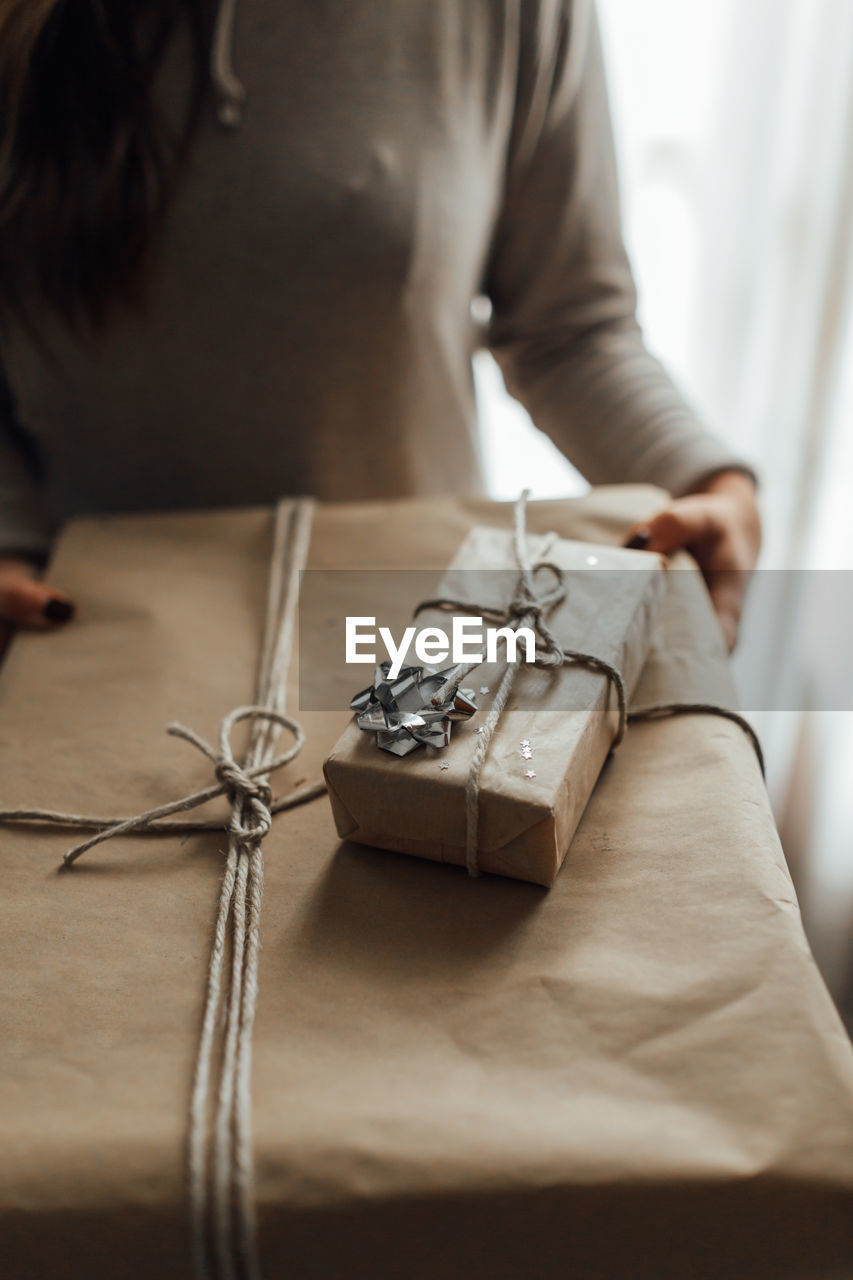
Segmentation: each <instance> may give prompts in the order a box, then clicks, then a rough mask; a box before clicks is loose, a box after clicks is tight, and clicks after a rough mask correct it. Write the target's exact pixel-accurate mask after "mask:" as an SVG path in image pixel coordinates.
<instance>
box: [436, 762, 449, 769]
mask: <svg viewBox="0 0 853 1280" xmlns="http://www.w3.org/2000/svg"><path fill="white" fill-rule="evenodd" d="M438 767H439V769H449V768H450V765H449V764H448V763H447V761H446V760H441V761H439V765H438Z"/></svg>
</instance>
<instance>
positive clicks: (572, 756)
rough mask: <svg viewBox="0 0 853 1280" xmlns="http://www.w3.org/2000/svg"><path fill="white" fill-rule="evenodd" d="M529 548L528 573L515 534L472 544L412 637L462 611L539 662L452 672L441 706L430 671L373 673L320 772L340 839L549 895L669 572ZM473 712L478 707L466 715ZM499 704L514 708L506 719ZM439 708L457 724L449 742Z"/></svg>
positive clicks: (586, 553) (530, 544)
mask: <svg viewBox="0 0 853 1280" xmlns="http://www.w3.org/2000/svg"><path fill="white" fill-rule="evenodd" d="M524 547H525V555H527V556H529V557H530V559H529V569H528V571H527V572H525V571H524V570H523V568H522V567H521V566H519V565H517V564H514V559H515V556H516V554H517V551H518V538H517V535H516V537H515V538H513V535H512V534H510V533H508V532H506V531H504V530H499V529H492V528H487V527H483V526H478V527H475V528H474V529H472V530H471V532H470V533H469V534H468V536H467V537H466V538H465V540H464V542H463V543H462V545H461V546H460V547H459V549H458V551H457V553H456V556H455V558H454V560H453V562H452V563H451V565H450V568H449V570H448V571H447V573H446V574H445V576H444V577H443V579H442V581H441V583H440V586H439V597H440V599H439V600H437V601H435V602H432V603H433V606H434V607H433V608H431V609H430V608H427V609H426V610H419V615H418V622H419V623H420V624H423V625H424V626H426V625H429V624H436V623H443V624H445V627H446V625H447V622H448V617H447V613H448V611H452V612H453V613H454V614H455V616H460V615H461V614H462V613H464V614H466V615H479V616H481V617H483V618H484V619H492V620H494V621H495V622H500V621H501V620H502V621H504V622H505V623H509V624H513V623H514V624H515V625H517V626H518V628H519V634H520V633H521V631H522V630H524V631H525V632H526V633H527V638H528V640H529V638H530V633H531V632H532V633H533V635H534V638H535V641H536V644H537V646H538V658H537V660H536V661H534V662H531V661H527V660H526V657H525V654H524V652H523V650H524V645H522V644H519V645H517V646H516V648H515V664H513V663H512V662H511V661H509V660H508V657H502V656H501V655H500V653H499V652H496V650H497V646H496V645H495V646H494V647H493V655H492V656H493V658H494V660H492V661H487V662H484V663H483V664H482V665H480V666H477V667H476V668H474V669H470V667H462V668H448V669H447V671H446V672H445V680H444V682H443V683H444V685H445V688H444V692H443V694H441V685H442V680H441V677H440V674H434V673H433V672H432V670H431V669H430V668H426V669H424V668H420V667H417V666H413V667H405V668H403V669H402V670H401V671H399V672H393V671H390V672H389V669H388V668H389V664H388V663H386V664H385V665H384V667H380V668H378V669H377V672H376V677H375V680H374V684H373V686H372V687H371V688H370V689H368V690H365V691H363V692H362V693H361V694H359V695H357V696H356V698H355V699H354V700H353V707H354V709H355V710H356V711H357V713H358V714H357V717H356V719H355V720H353V722H352V723H351V724H350V725H349V726H348V728H347V729H346V730H345V732H344V734H343V735H342V737H341V738H340V740H339V741H338V743H337V745H336V746H335V748H334V750H333V751H332V753H331V755H330V756H329V757H328V758H327V760H326V761H325V764H324V773H325V778H326V783H327V786H328V789H329V797H330V799H331V803H332V810H333V813H334V817H335V824H336V827H337V830H338V834H339V835H340V836H342V837H344V838H346V839H349V840H354V841H357V842H359V843H361V844H368V845H374V846H376V847H378V848H382V849H390V850H394V851H396V852H399V853H408V854H414V855H415V856H417V857H422V858H431V859H434V860H436V861H440V862H452V863H457V864H459V865H462V866H465V865H467V866H468V868H469V870H471V871H479V870H482V871H489V872H495V873H497V874H499V875H504V876H512V877H514V878H516V879H521V880H530V881H533V882H534V883H537V884H542V885H546V886H547V885H550V884H552V883H553V881H554V878H555V876H556V875H557V872H558V871H559V869H560V866H561V864H562V862H563V859H564V858H565V856H566V852H567V850H568V848H569V845H570V843H571V840H572V836H573V835H574V833H575V830H576V828H577V825H578V823H579V822H580V819H581V816H582V814H583V811H584V809H585V808H586V805H587V802H588V800H589V798H590V795H591V794H592V790H593V788H594V786H595V784H596V781H597V779H598V775H599V773H600V772H601V769H602V766H603V765H604V762H605V760H606V759H607V756H608V753H609V752H610V750H611V748H612V746H613V744H614V741H615V740H616V739H617V738H618V737H621V734H622V732H624V728H625V708H626V700H627V698H629V697H630V696H631V694H632V693H633V691H634V688H635V686H636V684H637V681H638V679H639V676H640V672H641V670H642V668H643V663H644V661H645V658H646V654H647V652H648V648H649V644H650V639H651V634H652V628H653V626H654V623H655V620H656V617H657V613H658V608H659V605H660V603H661V600H662V598H663V590H664V568H663V564H662V562H661V560H660V558H659V557H658V556H656V555H652V554H650V553H647V552H638V551H628V550H625V549H623V548H621V547H612V546H597V545H592V544H590V543H581V542H569V541H565V540H560V539H557V538H556V537H555V536H548V535H546V536H541V535H540V536H539V537H536V538H529V539H527V538H525V542H524ZM519 589H520V594H519ZM412 603H413V605H414V604H416V603H417V602H416V601H413V602H412ZM439 604H441V606H442V608H441V609H440V610H439V608H438V605H439ZM524 623H528V624H530V625H528V626H527V627H524V626H523V624H524ZM512 666H514V670H513V671H512V672H511V673H510V675H509V680H510V682H511V689H510V690H509V691H507V689H506V687H505V684H504V681H505V680H506V679H507V678H508V672H509V671H510V667H512ZM394 677H396V679H395V678H394ZM418 683H420V685H421V686H422V687H423V689H424V690H425V692H424V693H423V694H422V695H421V701H422V702H423V706H419V704H418ZM468 684H470V685H471V688H468V687H465V686H466V685H468ZM437 694H438V696H436V695H437ZM474 698H476V700H477V702H478V703H479V704H480V705H479V708H478V709H477V710H476V714H473V715H471V714H470V713H471V711H472V710H473V709H474V708H472V707H471V701H472V700H473V699H474ZM442 699H443V701H442ZM501 699H504V701H505V704H506V705H505V706H504V707H503V708H500V707H497V708H496V705H495V704H496V702H498V701H500V700H501ZM437 705H439V707H441V706H443V708H444V710H445V711H446V713H447V715H446V718H445V720H444V721H443V730H444V731H443V733H442V732H441V729H442V722H439V723H436V706H437ZM419 711H420V716H419V715H418V712H419ZM423 721H426V724H424V723H423ZM453 721H458V723H453ZM451 728H452V732H451ZM364 730H366V732H365V731H364ZM377 745H379V746H384V747H385V748H386V749H385V750H377ZM413 748H418V749H413ZM436 748H438V749H436ZM472 822H473V824H474V825H475V827H476V832H475V833H472Z"/></svg>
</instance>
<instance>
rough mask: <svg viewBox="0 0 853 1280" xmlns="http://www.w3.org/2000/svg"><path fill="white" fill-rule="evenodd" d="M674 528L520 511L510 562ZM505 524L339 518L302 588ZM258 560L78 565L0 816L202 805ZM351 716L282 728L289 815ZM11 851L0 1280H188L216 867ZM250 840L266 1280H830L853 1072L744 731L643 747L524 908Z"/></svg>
mask: <svg viewBox="0 0 853 1280" xmlns="http://www.w3.org/2000/svg"><path fill="white" fill-rule="evenodd" d="M660 502H661V495H660V494H659V493H657V492H655V491H654V490H648V489H638V490H626V491H619V490H604V491H600V492H598V493H593V494H591V495H590V496H589V497H588V498H585V499H582V500H579V501H577V502H566V503H543V504H541V505H534V506H532V507H531V510H530V526H531V529H532V530H533V531H534V532H540V533H541V532H545V531H546V530H548V529H550V528H556V529H557V530H558V532H559V533H560V534H561V535H562V536H565V537H579V536H580V537H589V538H591V539H594V540H596V541H614V542H617V541H618V540H619V539H620V538H621V537H622V536H623V534H624V531H625V530H626V529H627V527H628V526H629V525H630V523H631V522H632V521H633V520H635V519H642V518H643V517H645V516H648V515H649V514H650V513H651V512H652V511H653V510H654V509H655V507H656V506H657V505H658V504H659V503H660ZM510 519H511V514H510V509H509V508H508V507H507V508H504V507H498V506H494V505H492V504H489V503H486V502H479V501H478V502H469V503H451V502H443V503H432V504H429V503H425V502H424V503H406V504H402V503H401V504H389V503H386V504H375V505H353V506H350V505H347V506H339V507H326V508H322V509H321V510H320V511H319V513H318V518H317V522H316V525H315V530H314V536H313V542H312V553H311V554H312V561H311V562H312V564H313V565H315V566H320V567H322V566H333V567H347V566H349V567H358V566H365V565H366V566H377V567H394V566H399V567H412V566H417V565H422V566H424V567H428V568H435V569H441V567H442V566H444V565H447V564H448V563H449V561H450V558H451V556H452V555H453V553H454V551H455V549H456V548H457V547H458V546H459V544H460V542H461V541H462V539H463V538H464V536H465V534H466V533H467V531H468V529H470V528H471V527H472V526H473V525H475V524H491V525H502V526H503V527H509V522H510ZM427 521H428V527H429V530H430V533H429V537H428V538H427V539H424V537H423V534H422V532H421V530H422V529H423V528H424V527H427ZM270 527H271V518H270V513H269V512H265V511H258V512H242V513H230V514H228V515H223V516H209V515H187V516H156V517H139V518H122V519H120V520H115V521H103V520H102V521H96V520H89V521H81V522H79V523H77V524H75V525H73V526H72V527H71V528H69V530H68V531H67V534H66V535H65V536H64V537H63V539H62V540H61V542H60V545H59V548H58V551H57V555H56V559H55V563H54V565H53V567H52V571H51V573H52V579H53V580H54V581H56V583H57V585H59V586H62V587H64V588H66V589H67V590H68V591H69V592H70V593H71V594H72V595H73V596H74V597H75V598H76V599H77V600H78V601H79V605H80V614H79V621H78V622H76V623H75V624H74V626H73V627H70V628H68V630H67V631H65V632H64V633H62V634H51V635H47V634H45V635H27V636H24V637H21V638H19V639H18V640H16V642H15V644H14V646H13V649H12V652H11V654H10V658H9V662H8V666H7V667H6V668H5V669H4V671H3V676H2V681H0V779H1V780H2V781H0V788H2V794H0V802H2V803H3V804H7V803H9V802H10V801H14V802H15V803H20V804H30V805H34V806H41V805H45V804H49V805H51V806H54V805H55V806H56V807H57V808H63V807H64V808H67V809H72V810H75V809H76V810H84V809H89V810H96V811H97V810H103V811H105V812H109V813H112V812H117V813H132V812H136V811H138V810H140V809H142V808H145V807H146V806H148V805H152V804H155V803H157V802H160V801H162V800H164V799H171V798H173V797H176V796H178V795H182V794H185V793H186V791H187V790H188V789H189V788H190V787H192V786H195V785H203V784H204V783H206V782H207V781H208V774H207V771H206V768H205V762H204V760H203V759H201V757H200V756H198V754H197V753H196V752H193V751H192V750H190V749H189V748H188V747H186V746H185V744H182V743H180V742H175V741H172V740H170V739H168V738H166V737H165V736H164V735H163V727H164V725H165V724H167V723H168V722H170V721H171V720H173V719H178V720H181V721H183V722H184V723H185V724H188V725H190V726H192V727H194V728H196V729H197V730H198V731H199V732H201V733H204V734H205V735H207V736H209V735H212V734H214V733H215V730H216V726H217V724H218V721H219V719H220V717H221V715H222V714H223V713H224V712H225V711H226V710H228V709H229V708H230V707H232V706H234V705H237V704H238V703H241V702H245V701H246V700H247V696H248V695H249V694H250V691H251V683H252V673H253V669H254V663H255V658H256V653H257V645H258V635H259V619H260V617H261V612H262V608H263V593H264V586H265V578H266V571H267V556H268V549H269V548H268V540H269V534H270ZM675 578H679V579H680V581H679V582H678V583H677V584H676V586H677V589H678V590H680V589H681V584H682V583H686V582H687V581H688V580H690V581H694V580H695V579H694V575H693V571H692V570H687V569H685V571H684V573H683V574H680V575H676V573H675V571H672V572H671V573H670V574H669V575H668V581H669V582H670V583H671V582H672V580H673V579H675ZM696 598H697V599H699V600H702V599H703V597H702V596H701V593H699V595H698V596H697V597H696ZM330 607H331V608H333V607H335V602H334V601H330ZM407 607H408V603H407ZM705 607H706V608H707V602H705ZM403 620H404V618H403V617H401V619H400V621H403ZM705 623H706V626H705V632H706V633H707V634H712V632H710V631H709V630H708V627H707V623H708V618H707V616H706V617H705ZM689 630H690V629H689V626H688V625H687V624H686V623H685V621H684V617H683V615H682V614H681V613H679V615H678V617H677V618H676V619H673V617H672V616H671V615H670V614H669V613H668V612H667V609H666V608H665V612H664V616H663V618H662V620H661V625H660V628H659V631H658V639H657V640H656V645H657V651H656V652H654V651H653V653H652V656H651V662H652V667H651V674H650V675H649V681H650V682H651V683H647V684H646V688H645V691H644V692H643V689H642V685H643V683H644V682H645V681H646V676H647V673H648V672H649V663H647V668H646V672H644V676H643V681H641V687H640V689H639V690H638V694H639V693H641V692H642V693H643V696H644V697H646V698H647V699H648V703H649V705H653V704H655V703H658V702H660V701H661V698H662V697H664V696H672V695H673V693H674V692H675V693H677V692H678V689H679V687H681V683H680V682H686V683H685V687H687V686H689V684H690V680H691V678H692V674H693V673H694V665H693V659H692V658H691V650H690V649H689V648H688V649H684V648H680V647H679V646H680V643H681V642H680V641H679V636H681V637H682V640H683V639H684V637H685V636H687V637H688V639H689ZM661 637H663V638H662V639H661ZM667 637H669V640H667ZM318 642H319V641H318ZM691 643H692V641H691ZM709 643H710V642H709ZM667 644H669V647H668V648H667ZM670 656H671V658H672V662H671V663H670V664H669V665H667V659H668V657H670ZM722 670H723V669H722V668H721V671H722ZM292 679H293V686H292V695H291V699H290V703H289V705H290V707H291V708H292V709H293V710H294V712H296V713H297V714H298V712H297V704H296V701H295V698H296V689H297V685H296V672H295V670H294V672H293V673H292ZM719 679H720V685H721V690H722V691H723V692H725V683H726V681H725V676H724V674H721V675H720V677H719ZM635 701H636V695H635ZM348 718H349V713H348V712H342V713H340V714H335V713H313V714H311V713H304V714H302V715H301V719H302V720H303V723H304V724H305V727H306V730H307V732H308V745H307V747H306V748H305V750H304V751H303V753H302V755H301V756H300V757H299V758H298V759H297V760H295V761H294V762H293V763H292V764H291V765H289V766H287V768H286V769H285V770H284V771H282V774H281V775H279V777H278V780H277V782H276V791H277V792H278V793H279V794H281V793H286V792H287V791H288V790H289V789H290V788H291V787H292V786H295V785H296V784H297V783H298V782H299V781H300V780H301V779H302V778H307V779H313V778H316V777H317V776H319V772H320V768H321V763H322V760H323V758H324V757H325V756H326V755H327V754H328V753H329V750H330V749H331V747H332V746H333V744H334V742H335V741H336V740H337V738H338V736H339V734H340V732H341V730H342V728H343V727H344V725H345V723H346V721H347V719H348ZM0 842H2V865H3V872H4V882H3V894H2V898H0V912H2V917H0V949H2V972H3V979H4V988H5V990H4V1001H3V1007H2V1038H1V1039H0V1053H1V1054H2V1074H0V1254H2V1260H3V1262H2V1273H3V1275H4V1277H7V1276H8V1277H9V1278H10V1280H36V1278H38V1280H46V1278H47V1277H49V1278H50V1280H72V1278H74V1280H77V1278H79V1277H84V1276H85V1277H86V1280H106V1277H110V1280H112V1278H113V1277H115V1276H119V1275H120V1276H122V1277H126V1278H127V1280H143V1278H144V1280H150V1278H151V1277H152V1276H155V1275H156V1276H158V1277H160V1280H172V1278H173V1277H189V1275H190V1263H189V1252H188V1230H187V1205H186V1186H185V1173H184V1157H185V1151H184V1143H185V1135H186V1123H187V1116H186V1112H187V1101H188V1094H189V1088H190V1078H191V1071H192V1064H193V1060H194V1056H195V1050H196V1043H197V1035H198V1025H199V1017H200V1008H201V997H202V992H203V987H204V969H205V964H206V958H207V953H208V949H209V942H210V932H211V927H212V919H213V912H214V905H215V899H216V896H217V891H218V885H219V879H220V875H221V871H222V847H223V841H222V839H221V838H219V837H218V836H217V835H215V834H214V835H205V836H192V837H190V838H189V839H187V840H185V842H183V843H181V842H180V841H178V840H175V839H171V838H163V839H154V838H148V837H138V838H124V839H121V840H115V841H114V842H112V843H111V844H108V845H106V846H104V847H102V848H99V849H97V850H93V851H92V853H91V855H88V856H87V858H86V859H83V860H82V861H81V863H80V864H79V866H78V867H77V868H75V870H74V871H72V872H70V873H68V874H64V875H59V874H57V873H56V870H55V868H56V865H57V863H58V861H59V858H60V856H61V853H62V851H63V850H64V849H65V848H66V847H67V845H68V844H69V843H70V840H69V836H68V834H67V833H65V834H62V833H59V832H50V831H45V830H35V829H28V830H25V829H23V828H16V829H12V828H9V829H4V830H3V831H2V832H0ZM265 843H266V849H267V855H266V880H267V889H266V896H265V905H264V916H263V952H262V956H261V971H260V995H259V1005H258V1011H257V1020H256V1026H255V1060H254V1072H253V1108H254V1127H255V1146H256V1161H257V1168H256V1183H257V1188H256V1189H257V1201H258V1213H259V1222H260V1243H261V1250H262V1257H263V1260H264V1266H265V1275H267V1276H269V1277H273V1276H294V1277H299V1280H330V1278H332V1277H334V1278H335V1280H355V1278H356V1277H357V1278H359V1280H361V1278H362V1277H368V1276H369V1277H370V1278H371V1280H400V1278H401V1277H406V1280H463V1278H464V1280H486V1277H488V1278H489V1280H519V1277H521V1276H525V1275H532V1276H536V1277H537V1280H565V1277H567V1276H582V1277H584V1280H623V1278H624V1280H676V1278H677V1280H686V1278H687V1277H690V1280H725V1278H730V1280H770V1278H771V1277H772V1278H773V1280H842V1278H843V1280H846V1278H847V1277H848V1276H849V1275H850V1274H851V1269H853V1243H851V1231H850V1221H851V1210H852V1209H853V1054H851V1049H850V1044H849V1042H848V1040H847V1038H846V1036H845V1035H844V1032H843V1030H842V1028H841V1025H840V1022H839V1020H838V1017H837V1015H836V1013H835V1010H834V1008H833V1006H832V1004H831V1002H830V1000H829V997H828V995H827V993H826V991H825V988H824V986H823V984H822V982H821V979H820V977H819V975H818V973H817V971H816V968H815V965H814V963H813V961H812V958H811V956H810V954H809V951H808V947H807V945H806V942H805V938H804V935H803V931H802V927H801V923H800V918H799V913H798V910H797V905H796V902H795V898H794V893H793V890H792V887H791V882H790V878H789V875H788V872H787V869H786V867H785V863H784V860H783V857H782V854H781V850H780V848H779V842H778V839H777V836H776V832H775V829H774V825H773V822H772V819H771V816H770V813H769V809H768V805H767V799H766V795H765V791H764V788H763V785H762V782H761V778H760V773H759V770H758V766H757V763H756V759H755V754H754V752H753V749H752V747H751V745H750V743H749V741H748V740H747V738H746V736H745V735H744V734H743V732H742V731H741V729H740V728H739V727H738V726H737V725H735V724H732V723H730V722H728V721H725V720H723V719H720V718H718V717H713V716H710V715H697V716H682V717H677V718H674V719H667V720H661V721H654V722H649V723H638V724H635V725H633V726H632V727H631V728H630V729H629V732H628V735H627V737H626V740H625V741H624V743H623V744H622V745H621V747H620V748H619V750H618V751H617V752H616V753H615V755H614V756H613V758H612V759H611V760H610V761H609V762H608V764H607V765H606V767H605V769H604V770H603V772H602V774H601V777H600V779H599V782H598V785H597V787H596V789H595V792H594V794H593V796H592V799H591V801H590V803H589V805H588V806H587V809H586V812H585V814H584V817H583V820H582V822H581V823H580V826H579V828H578V831H577V833H576V836H575V839H574V841H573V842H572V847H571V850H570V853H569V856H568V858H567V860H566V863H565V865H564V867H563V870H562V872H561V874H560V875H559V876H558V877H557V880H556V882H555V884H554V886H553V888H552V889H551V890H550V891H549V892H547V893H546V892H543V890H541V889H539V888H537V887H536V886H534V885H531V884H525V883H522V882H520V881H513V880H509V879H503V878H500V877H492V876H484V877H481V878H480V879H479V880H469V879H468V878H467V877H466V876H465V874H464V872H463V871H461V870H459V869H457V868H454V867H446V866H439V865H436V864H433V863H430V862H428V861H425V860H421V859H416V858H401V857H398V856H396V855H394V854H388V853H384V852H381V851H378V850H374V849H369V848H365V847H363V846H357V845H353V844H347V843H343V844H341V842H340V841H339V840H338V838H337V836H336V834H335V829H334V824H333V821H332V814H331V809H330V807H329V805H328V803H327V802H326V801H325V800H320V801H317V802H315V803H314V804H312V805H308V806H306V807H304V808H300V809H296V810H293V811H291V812H289V813H286V814H284V815H282V816H280V817H279V818H277V819H276V820H275V822H274V825H273V830H272V832H271V834H270V836H269V837H268V839H267V841H266V842H265Z"/></svg>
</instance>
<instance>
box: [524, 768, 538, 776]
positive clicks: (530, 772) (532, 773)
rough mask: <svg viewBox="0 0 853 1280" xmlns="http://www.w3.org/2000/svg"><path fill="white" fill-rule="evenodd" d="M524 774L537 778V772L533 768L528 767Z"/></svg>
mask: <svg viewBox="0 0 853 1280" xmlns="http://www.w3.org/2000/svg"><path fill="white" fill-rule="evenodd" d="M524 776H525V778H535V777H536V774H535V772H534V771H533V770H532V769H528V770H527V772H526V773H525V775H524Z"/></svg>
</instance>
